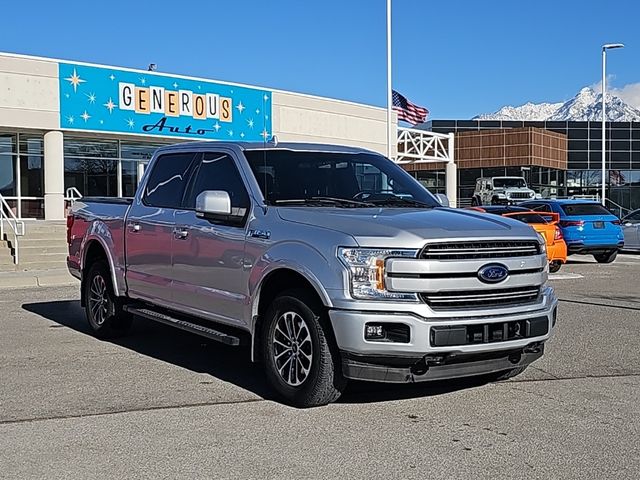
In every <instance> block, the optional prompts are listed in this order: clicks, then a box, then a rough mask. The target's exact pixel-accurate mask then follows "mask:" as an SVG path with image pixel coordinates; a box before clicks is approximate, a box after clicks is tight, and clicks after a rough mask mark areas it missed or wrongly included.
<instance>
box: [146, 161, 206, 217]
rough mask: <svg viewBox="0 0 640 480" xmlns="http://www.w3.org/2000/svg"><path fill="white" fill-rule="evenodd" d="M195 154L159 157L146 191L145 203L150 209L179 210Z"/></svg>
mask: <svg viewBox="0 0 640 480" xmlns="http://www.w3.org/2000/svg"><path fill="white" fill-rule="evenodd" d="M194 156H195V154H194V153H171V154H167V155H161V156H159V157H158V158H157V159H156V161H155V163H154V164H153V167H152V168H153V170H152V171H151V174H150V176H149V181H148V182H147V185H146V187H145V189H144V195H143V201H144V203H145V205H148V206H150V207H163V208H179V207H180V202H181V201H182V196H183V195H184V189H185V187H186V184H187V180H188V175H189V170H190V167H191V163H192V161H193V157H194Z"/></svg>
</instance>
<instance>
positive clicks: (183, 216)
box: [68, 142, 557, 407]
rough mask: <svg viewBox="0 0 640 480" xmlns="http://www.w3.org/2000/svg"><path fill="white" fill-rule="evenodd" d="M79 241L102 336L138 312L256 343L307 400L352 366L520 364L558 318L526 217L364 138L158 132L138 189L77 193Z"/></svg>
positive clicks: (423, 377)
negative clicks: (455, 196) (436, 184)
mask: <svg viewBox="0 0 640 480" xmlns="http://www.w3.org/2000/svg"><path fill="white" fill-rule="evenodd" d="M68 241H69V257H68V265H69V269H70V271H71V273H72V274H73V275H74V276H76V277H77V278H79V279H80V280H81V292H82V293H81V302H82V304H83V306H84V307H85V309H86V315H87V319H88V321H89V324H90V325H91V328H92V329H93V331H94V332H95V334H96V335H98V336H100V337H107V336H112V335H120V334H124V333H125V332H126V331H127V329H128V328H129V327H130V325H131V322H132V317H134V316H140V317H145V318H147V319H150V320H153V321H157V322H162V323H165V324H169V325H172V326H174V327H177V328H181V329H184V330H187V331H190V332H193V333H196V334H199V335H203V336H205V337H207V338H209V339H212V340H216V341H220V342H222V343H225V344H227V345H242V344H246V345H248V346H249V349H250V352H251V358H252V360H253V361H256V362H261V363H262V364H263V365H264V369H265V372H266V376H267V378H268V380H269V382H270V384H271V385H272V386H273V388H274V389H275V391H276V392H277V393H278V394H279V395H280V397H281V398H282V399H283V400H285V401H286V402H288V403H290V404H293V405H296V406H301V407H309V406H316V405H322V404H326V403H329V402H332V401H334V400H336V399H337V398H338V397H339V396H340V394H341V393H342V391H343V390H344V388H345V386H346V382H347V379H357V380H367V381H376V382H397V383H400V382H419V381H427V380H441V379H451V378H457V377H468V376H475V375H484V376H486V378H490V379H491V378H492V379H504V378H508V377H510V376H513V375H516V374H518V373H520V372H522V371H523V370H524V369H525V368H526V367H527V365H529V364H530V363H531V362H533V361H534V360H536V359H538V358H540V357H541V356H542V354H543V351H544V344H545V342H546V341H547V340H548V339H549V337H550V335H551V333H552V330H553V328H554V326H555V322H556V307H557V299H556V297H555V295H554V292H553V289H552V288H551V287H550V286H548V285H547V275H548V273H547V258H546V254H545V243H544V240H543V239H542V238H541V237H539V236H538V235H537V234H536V233H535V232H534V230H533V229H531V227H529V226H528V225H526V224H524V223H522V222H518V221H515V220H509V219H507V218H503V217H497V216H493V215H482V214H479V213H476V212H473V211H469V210H456V209H452V208H446V207H443V206H442V205H441V204H440V203H439V202H438V201H437V200H436V198H435V197H434V196H432V195H431V194H430V193H429V192H428V191H427V190H426V189H424V188H423V187H422V186H421V185H420V184H419V183H418V182H416V181H415V180H414V179H413V178H412V177H411V176H410V175H408V174H407V173H406V172H405V171H404V170H402V169H401V168H400V167H398V166H397V165H396V164H395V163H393V162H391V161H390V160H388V159H387V158H385V157H383V156H381V155H379V154H376V153H372V152H369V151H367V150H362V149H357V148H348V147H339V146H329V145H308V144H279V145H275V144H268V143H267V144H262V143H260V144H242V143H219V142H215V143H212V142H200V143H189V144H179V145H174V146H170V147H163V148H161V149H159V150H158V151H157V152H156V154H155V155H154V157H153V159H152V160H151V163H150V164H149V168H148V169H147V171H146V173H145V175H144V178H143V179H142V181H141V183H140V185H139V188H138V191H137V193H136V196H135V198H133V199H132V200H127V199H104V198H94V199H91V198H84V199H82V200H81V201H78V202H76V203H75V205H74V207H73V209H72V211H71V213H70V215H69V218H68ZM229 368H233V366H231V365H230V366H229Z"/></svg>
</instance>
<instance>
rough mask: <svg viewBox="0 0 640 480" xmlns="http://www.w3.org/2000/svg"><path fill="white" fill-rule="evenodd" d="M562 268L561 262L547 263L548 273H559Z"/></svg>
mask: <svg viewBox="0 0 640 480" xmlns="http://www.w3.org/2000/svg"><path fill="white" fill-rule="evenodd" d="M561 267H562V262H561V261H560V260H552V261H550V262H549V272H550V273H556V272H558V271H560V268H561Z"/></svg>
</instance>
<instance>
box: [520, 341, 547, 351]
mask: <svg viewBox="0 0 640 480" xmlns="http://www.w3.org/2000/svg"><path fill="white" fill-rule="evenodd" d="M542 348H543V345H542V343H540V342H535V343H530V344H529V345H527V346H526V347H524V349H523V350H522V351H523V353H540V352H541V351H542Z"/></svg>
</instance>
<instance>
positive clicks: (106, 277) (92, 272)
mask: <svg viewBox="0 0 640 480" xmlns="http://www.w3.org/2000/svg"><path fill="white" fill-rule="evenodd" d="M84 289H85V292H84V294H85V314H86V316H87V321H88V322H89V326H90V327H91V330H92V331H93V333H94V335H95V336H96V337H98V338H114V337H119V336H122V335H124V334H126V333H127V331H128V330H129V328H131V324H132V323H133V317H132V316H131V315H130V314H128V313H127V312H125V311H123V310H122V305H121V303H120V301H119V300H118V298H117V297H116V296H115V294H114V293H113V285H112V284H111V273H110V271H109V267H108V265H107V263H106V262H104V261H99V262H96V263H94V264H93V265H91V267H89V272H88V274H87V279H86V281H85V282H84Z"/></svg>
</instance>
